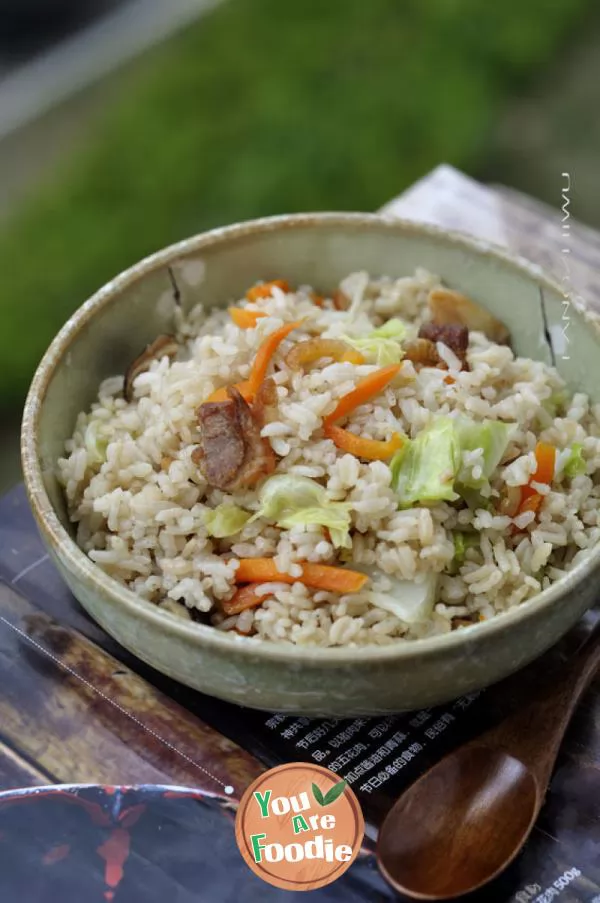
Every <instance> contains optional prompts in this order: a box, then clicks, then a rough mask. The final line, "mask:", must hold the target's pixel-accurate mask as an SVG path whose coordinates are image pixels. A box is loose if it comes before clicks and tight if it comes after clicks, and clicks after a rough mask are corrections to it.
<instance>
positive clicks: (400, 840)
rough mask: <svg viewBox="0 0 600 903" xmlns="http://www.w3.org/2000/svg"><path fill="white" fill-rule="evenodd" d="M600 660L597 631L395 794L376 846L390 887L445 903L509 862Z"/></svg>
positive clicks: (529, 824)
mask: <svg viewBox="0 0 600 903" xmlns="http://www.w3.org/2000/svg"><path fill="white" fill-rule="evenodd" d="M599 664H600V629H597V628H596V629H594V630H593V631H592V633H591V634H590V636H589V637H588V639H587V640H586V642H585V643H584V644H583V646H582V647H581V648H580V649H579V651H578V652H577V653H576V654H575V656H574V657H573V658H572V659H571V660H569V661H568V662H567V663H566V664H565V665H563V666H562V667H560V668H559V669H558V670H557V671H556V672H554V673H550V674H549V675H548V679H547V680H546V685H545V688H544V690H543V691H541V692H538V693H536V694H535V695H534V696H533V698H530V700H529V701H528V702H527V704H526V705H525V706H523V707H522V708H519V709H518V710H517V711H516V712H514V714H512V715H510V716H509V717H508V718H506V719H505V720H504V721H503V722H502V723H501V724H499V725H498V726H497V727H495V728H493V729H492V730H489V731H487V732H486V733H484V734H482V735H481V736H479V737H477V738H476V739H475V740H472V741H471V742H469V743H467V744H465V745H464V746H461V747H459V748H458V749H457V750H455V751H454V752H453V753H450V754H449V755H448V756H446V757H445V758H444V759H442V760H441V761H440V762H439V763H438V764H437V765H435V766H434V767H433V768H432V769H431V770H430V771H428V772H427V773H426V774H424V775H423V777H422V778H420V779H419V780H418V781H417V782H416V783H415V784H413V785H412V786H411V787H409V788H408V790H407V791H406V792H405V793H404V794H403V795H402V796H401V797H400V798H399V799H398V801H397V802H396V803H395V805H394V806H393V808H392V809H391V810H390V812H389V813H388V815H387V816H386V819H385V821H384V823H383V825H382V827H381V830H380V832H379V840H378V844H377V860H378V863H379V867H380V869H381V871H382V872H383V874H384V876H385V877H386V878H387V880H388V881H389V882H390V884H391V885H392V886H393V887H394V888H395V889H396V890H398V891H400V892H401V893H403V894H405V895H406V896H408V897H412V898H413V899H417V900H447V899H450V898H452V897H458V896H460V895H462V894H466V893H469V892H470V891H473V890H476V889H477V888H480V887H482V885H484V884H486V883H487V882H488V881H491V880H492V878H495V877H496V876H497V875H498V874H499V873H500V872H501V871H502V870H503V869H505V868H506V866H507V865H508V864H509V863H510V862H512V860H513V859H514V858H515V856H516V855H517V853H518V852H519V850H520V849H521V848H522V846H523V844H524V843H525V841H526V840H527V838H528V836H529V834H530V832H531V829H532V828H533V825H534V823H535V820H536V818H537V816H538V813H539V811H540V809H541V807H542V803H543V801H544V796H545V794H546V790H547V788H548V783H549V781H550V777H551V774H552V769H553V767H554V763H555V761H556V756H557V754H558V750H559V747H560V744H561V741H562V739H563V736H564V734H565V731H566V729H567V725H568V723H569V720H570V718H571V716H572V714H573V712H574V711H575V708H576V706H577V703H578V702H579V699H580V698H581V695H582V693H583V692H584V690H585V689H586V687H587V686H588V684H589V683H590V681H591V679H592V677H593V676H594V674H595V672H596V670H597V668H598V665H599ZM524 691H526V688H524Z"/></svg>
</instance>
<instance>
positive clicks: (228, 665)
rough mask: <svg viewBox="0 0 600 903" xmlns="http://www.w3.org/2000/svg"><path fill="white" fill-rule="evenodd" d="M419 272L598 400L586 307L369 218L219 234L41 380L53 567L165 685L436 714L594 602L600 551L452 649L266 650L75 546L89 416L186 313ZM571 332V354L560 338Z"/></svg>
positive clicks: (445, 240) (42, 371) (28, 421)
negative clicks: (71, 483) (479, 308)
mask: <svg viewBox="0 0 600 903" xmlns="http://www.w3.org/2000/svg"><path fill="white" fill-rule="evenodd" d="M417 265H421V266H424V267H426V268H427V269H429V270H431V271H433V272H435V273H438V274H439V275H440V276H441V277H442V278H443V279H444V281H445V282H446V283H447V284H448V285H449V286H451V287H453V288H456V289H459V290H460V291H463V292H464V293H465V294H467V295H470V296H472V297H473V298H474V299H476V300H477V301H479V302H481V303H483V304H484V305H485V306H486V307H488V308H489V309H490V310H491V311H492V312H493V313H494V314H495V315H496V316H497V317H499V318H500V319H501V320H503V321H504V322H505V323H506V324H507V326H508V327H509V329H510V332H511V335H512V338H513V345H514V348H515V350H516V352H517V353H518V354H521V355H527V356H529V357H532V358H538V359H543V360H550V353H551V352H550V349H549V345H548V341H547V338H546V336H548V335H550V336H551V338H552V342H553V345H554V352H555V356H556V364H557V366H558V369H559V370H560V371H561V372H562V373H563V375H564V376H565V378H566V379H567V381H568V382H569V384H570V386H571V388H572V389H581V390H583V391H585V392H587V393H589V394H590V395H591V396H592V397H594V398H595V400H596V401H598V400H599V398H600V329H599V328H598V325H597V317H596V316H595V315H592V314H590V313H589V312H586V311H585V309H584V307H583V305H582V304H581V302H580V301H578V300H577V299H575V298H566V296H565V295H564V294H563V292H562V291H561V289H560V287H559V286H558V285H556V284H555V283H554V282H552V281H551V280H550V279H548V278H547V277H546V276H544V274H543V273H541V272H540V270H538V268H537V267H534V266H533V265H531V264H528V263H527V262H525V261H520V260H515V259H512V258H510V257H508V256H507V255H505V254H504V253H503V252H502V251H500V250H499V249H493V248H490V247H489V246H487V245H484V244H481V243H478V242H476V241H475V240H471V239H467V238H465V237H463V236H460V235H457V234H452V233H449V232H446V231H443V230H439V229H435V228H431V227H426V226H422V225H416V224H414V223H410V222H403V221H400V220H395V219H391V218H384V217H381V216H376V215H368V214H351V213H345V214H338V213H324V214H310V215H298V216H281V217H275V218H271V219H262V220H256V221H254V222H249V223H242V224H240V225H235V226H231V227H228V228H224V229H216V230H213V231H212V232H207V233H205V234H203V235H198V236H196V237H194V238H190V239H188V240H186V241H183V242H180V243H179V244H177V245H173V246H172V247H170V248H167V249H166V250H164V251H160V252H158V253H157V254H154V255H153V256H151V257H148V258H147V259H146V260H143V261H142V262H141V263H139V264H137V265H136V266H133V267H132V268H131V269H129V270H127V271H126V272H125V273H122V274H121V275H120V276H117V278H116V279H114V280H113V281H112V282H109V283H108V285H106V286H104V288H102V289H101V290H100V291H99V292H97V293H96V294H95V295H94V296H93V297H92V298H90V300H89V301H87V302H86V303H85V304H84V305H83V306H82V307H81V308H80V309H79V310H78V311H77V312H76V313H75V314H74V315H73V316H72V317H71V319H70V320H69V321H68V322H67V323H66V324H65V326H64V327H63V328H62V329H61V331H60V332H59V334H58V335H57V337H56V338H55V339H54V341H53V342H52V344H51V346H50V348H49V349H48V351H47V352H46V354H45V356H44V358H43V360H42V362H41V364H40V366H39V367H38V370H37V372H36V374H35V377H34V380H33V383H32V386H31V389H30V391H29V396H28V398H27V403H26V406H25V413H24V418H23V429H22V456H23V470H24V474H25V483H26V486H27V491H28V494H29V499H30V502H31V506H32V508H33V512H34V514H35V517H36V519H37V522H38V524H39V527H40V530H41V532H42V536H43V538H44V541H45V542H46V544H47V546H48V548H49V550H50V553H51V555H52V558H53V559H54V561H55V563H56V565H57V567H58V568H59V570H60V572H61V574H62V575H63V577H64V579H65V580H66V582H67V583H68V585H69V586H70V588H71V590H72V591H73V593H74V594H75V596H76V597H77V598H78V599H79V601H80V602H81V604H82V605H83V606H84V608H85V609H87V611H88V612H89V613H90V614H91V615H92V617H93V618H95V619H96V621H98V622H99V623H100V624H101V625H102V627H103V628H104V629H105V630H106V631H108V633H110V634H112V636H114V637H115V639H117V640H118V641H119V642H120V643H122V644H123V646H125V647H126V648H127V649H129V650H131V651H132V652H133V653H135V654H136V655H137V656H139V658H141V659H143V660H144V661H146V662H148V663H150V664H151V665H153V666H154V667H155V668H157V669H158V670H159V671H162V672H164V673H165V674H168V675H169V676H171V677H174V678H176V679H177V680H179V681H181V682H182V683H184V684H187V685H188V686H190V687H194V688H196V689H197V690H201V691H202V692H204V693H209V694H211V695H213V696H217V697H220V698H222V699H226V700H229V701H232V702H236V703H239V704H241V705H247V706H252V707H255V708H261V709H271V710H279V711H287V712H296V713H305V714H308V715H317V714H320V715H331V716H350V715H357V714H368V715H375V714H382V713H388V712H395V711H400V710H406V709H414V708H417V707H421V706H429V705H432V704H435V703H440V702H443V701H446V700H448V699H450V698H453V697H456V696H459V695H460V694H462V693H466V692H469V691H472V690H474V689H478V688H480V687H483V686H485V685H487V684H490V683H493V682H494V681H497V680H499V679H500V678H501V677H504V676H505V675H507V674H509V673H510V672H512V671H515V670H516V669H518V668H520V667H522V666H523V665H525V664H526V663H527V662H529V661H530V660H531V659H533V658H535V657H536V656H538V655H540V654H541V653H542V652H544V651H545V650H546V649H547V648H548V647H549V646H551V645H552V644H553V643H554V642H555V641H556V640H558V638H559V637H560V636H561V635H562V634H563V633H564V632H565V631H566V630H568V628H569V627H571V626H572V625H573V624H574V623H575V622H576V621H577V619H578V618H579V617H580V616H581V614H582V613H583V612H584V611H585V610H586V609H587V608H589V607H590V606H591V605H592V604H593V602H594V599H595V594H596V575H597V572H598V569H599V566H600V548H599V549H596V550H595V551H594V552H593V553H592V554H591V555H590V556H589V557H588V558H587V559H586V560H585V561H583V562H581V563H580V564H579V565H578V566H577V567H576V568H574V569H573V570H572V571H571V572H570V573H569V574H568V575H567V576H566V577H564V578H563V579H561V580H559V581H558V582H557V583H555V584H554V585H553V586H551V587H550V588H549V589H547V590H545V591H544V592H542V593H541V594H540V595H538V596H537V597H536V598H535V599H532V600H531V601H528V602H525V603H524V604H523V605H521V606H520V607H519V608H517V609H514V610H513V611H510V612H508V613H506V614H503V615H500V616H499V617H497V618H495V619H493V620H490V621H487V622H484V623H482V624H477V625H474V626H471V627H467V628H465V629H462V630H459V631H455V632H454V633H451V634H447V635H445V636H438V637H435V638H431V639H424V640H416V641H414V642H410V643H398V644H397V645H391V646H385V647H382V648H358V649H344V648H334V649H321V648H315V649H311V648H301V647H295V646H292V645H284V644H278V643H262V642H258V641H256V640H253V639H250V638H245V637H241V636H238V635H236V634H233V633H221V632H218V631H216V630H213V629H212V628H210V627H207V626H203V625H200V624H196V623H194V622H188V621H183V620H180V619H178V618H177V617H176V616H173V615H171V614H170V613H168V612H166V611H163V610H160V609H158V608H157V607H156V606H154V605H152V604H151V603H149V602H146V601H144V600H143V599H140V598H138V597H137V596H135V595H134V594H133V593H132V592H130V591H129V590H127V589H125V588H124V587H123V586H121V585H120V584H119V583H117V582H116V581H115V580H113V579H112V578H111V577H108V576H107V575H106V574H104V573H103V572H102V571H101V570H100V569H99V568H98V567H96V565H94V564H93V563H92V562H91V561H90V559H89V558H87V556H86V555H84V554H83V552H81V551H80V550H79V548H78V547H77V546H76V544H75V542H74V541H73V531H72V529H71V526H70V524H69V521H68V518H67V513H66V510H65V504H64V501H63V498H62V494H61V488H60V486H59V485H58V482H57V480H56V476H55V464H56V460H57V458H58V457H59V456H60V454H61V453H62V451H63V445H64V441H65V439H66V438H67V437H69V436H70V435H71V433H72V431H73V427H74V423H75V418H76V416H77V413H78V412H79V411H81V410H83V409H86V408H88V406H89V405H90V403H91V402H92V400H93V399H94V397H95V396H96V393H97V389H98V385H99V383H100V381H101V380H102V379H104V378H105V377H107V376H111V375H114V374H115V373H121V372H123V371H124V370H125V369H126V366H127V364H128V363H129V362H130V361H131V360H132V359H133V358H134V357H135V356H136V355H137V354H138V353H139V349H140V348H141V347H142V346H143V345H144V344H145V343H146V342H149V341H151V340H152V339H154V338H155V337H156V336H157V335H158V334H159V333H165V332H171V331H172V330H173V314H174V310H175V305H176V304H181V305H183V307H184V309H186V310H188V309H189V308H191V307H192V306H193V305H194V304H196V303H198V302H202V303H204V304H205V305H206V306H207V307H210V306H213V305H216V306H224V305H225V304H227V303H228V302H229V301H231V299H233V298H237V297H239V296H240V295H241V294H242V293H243V291H244V290H245V288H246V287H247V286H248V285H249V284H251V283H253V282H255V281H256V280H258V279H270V278H275V277H283V278H286V279H288V280H289V281H290V282H291V283H292V284H298V283H310V284H313V285H315V286H318V287H322V288H327V287H331V286H333V285H335V284H337V282H338V281H339V280H340V279H341V278H342V277H343V276H344V275H346V274H347V273H348V272H351V271H352V270H356V269H367V270H369V271H370V272H371V273H374V274H384V273H385V274H388V275H390V276H400V275H405V274H410V273H412V272H413V271H414V269H415V266H417ZM565 316H568V318H569V329H568V343H567V340H566V338H565V336H564V331H563V327H564V325H565V322H566V320H565V319H564V317H565Z"/></svg>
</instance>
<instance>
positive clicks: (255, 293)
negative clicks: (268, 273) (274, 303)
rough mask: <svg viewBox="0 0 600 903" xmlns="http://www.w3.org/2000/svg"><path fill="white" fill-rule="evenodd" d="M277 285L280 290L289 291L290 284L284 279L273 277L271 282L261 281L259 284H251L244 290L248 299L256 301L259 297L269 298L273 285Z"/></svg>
mask: <svg viewBox="0 0 600 903" xmlns="http://www.w3.org/2000/svg"><path fill="white" fill-rule="evenodd" d="M274 286H277V288H280V289H281V291H282V292H289V290H290V286H289V283H288V282H287V281H286V280H285V279H273V280H272V281H271V282H261V283H260V284H259V285H253V286H252V287H251V288H249V289H248V291H247V292H246V298H247V299H248V301H258V300H259V298H269V297H270V296H271V293H272V290H273V287H274Z"/></svg>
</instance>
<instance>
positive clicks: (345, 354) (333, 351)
mask: <svg viewBox="0 0 600 903" xmlns="http://www.w3.org/2000/svg"><path fill="white" fill-rule="evenodd" d="M324 357H328V358H332V359H333V360H334V361H349V362H350V363H351V364H364V362H365V359H364V357H363V356H362V354H361V353H360V351H356V350H355V349H354V348H353V347H352V346H351V345H349V344H348V343H347V342H343V341H342V340H341V339H322V338H316V339H307V341H306V342H298V344H297V345H294V347H293V348H292V349H291V351H288V353H287V354H286V356H285V362H286V364H287V365H288V367H291V368H292V370H300V369H302V367H306V366H307V364H314V362H315V361H318V360H320V359H321V358H324Z"/></svg>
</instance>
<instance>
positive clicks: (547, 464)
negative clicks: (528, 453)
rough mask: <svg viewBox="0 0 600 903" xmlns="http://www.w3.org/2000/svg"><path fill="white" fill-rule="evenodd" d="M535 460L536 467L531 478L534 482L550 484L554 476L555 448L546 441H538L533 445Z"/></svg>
mask: <svg viewBox="0 0 600 903" xmlns="http://www.w3.org/2000/svg"><path fill="white" fill-rule="evenodd" d="M535 460H536V461H537V467H536V469H535V473H534V474H533V476H532V477H531V480H532V481H533V482H534V483H548V484H550V483H551V482H552V480H553V478H554V464H555V461H556V449H555V448H554V446H553V445H550V444H549V443H548V442H538V444H537V445H536V447H535Z"/></svg>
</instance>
